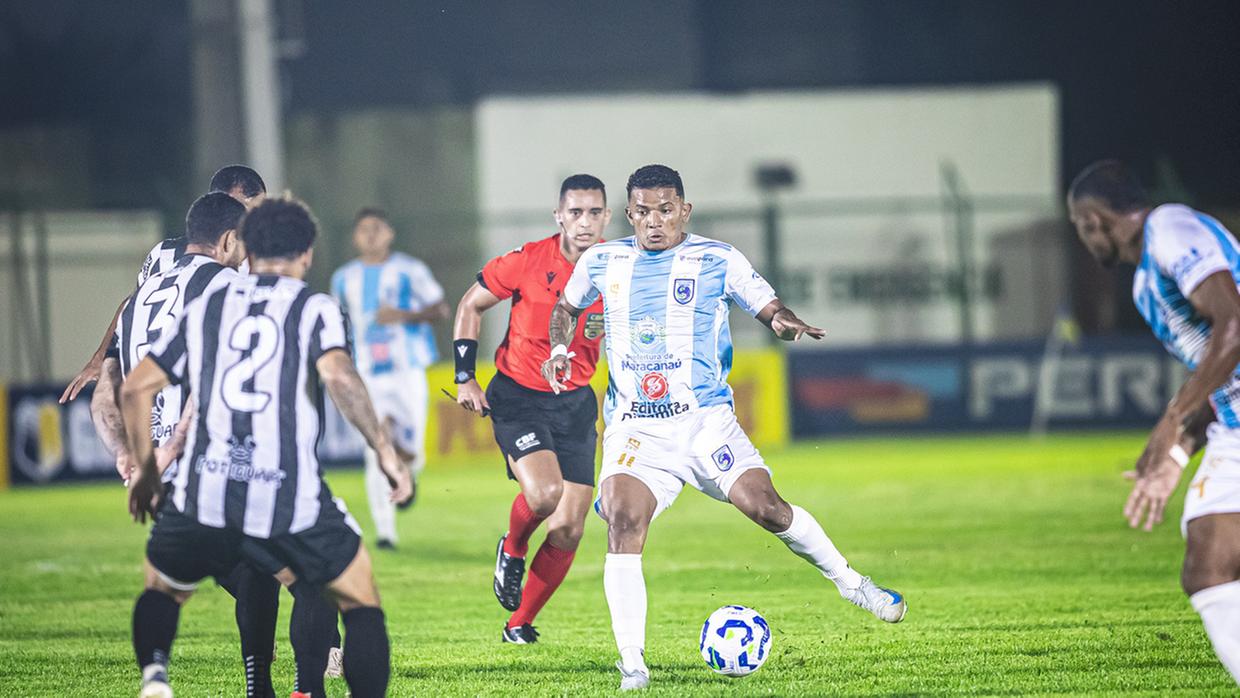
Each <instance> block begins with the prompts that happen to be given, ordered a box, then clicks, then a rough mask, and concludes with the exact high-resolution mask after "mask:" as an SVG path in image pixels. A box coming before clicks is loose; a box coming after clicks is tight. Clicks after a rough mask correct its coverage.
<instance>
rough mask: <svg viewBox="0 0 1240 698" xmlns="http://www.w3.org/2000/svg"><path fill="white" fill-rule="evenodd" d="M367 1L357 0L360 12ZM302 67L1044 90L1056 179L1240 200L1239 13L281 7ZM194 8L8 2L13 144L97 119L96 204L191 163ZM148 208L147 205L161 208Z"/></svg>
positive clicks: (635, 83)
mask: <svg viewBox="0 0 1240 698" xmlns="http://www.w3.org/2000/svg"><path fill="white" fill-rule="evenodd" d="M357 5H363V6H362V7H361V8H359V7H357ZM277 6H278V7H279V8H280V11H281V14H282V19H283V23H284V26H285V30H286V32H289V33H292V34H294V35H296V36H299V37H301V38H304V46H305V49H306V50H305V52H304V53H303V54H302V55H301V56H300V57H298V58H296V59H293V60H290V61H288V62H287V63H286V65H285V69H284V70H285V76H286V81H285V88H286V91H287V96H288V105H287V109H288V111H289V112H290V113H298V112H304V111H337V110H344V109H350V108H354V107H366V106H374V105H386V106H392V105H410V106H426V105H436V104H469V103H471V102H472V101H474V100H475V99H477V98H478V97H479V96H484V95H488V94H496V93H502V94H518V93H520V94H531V93H548V92H560V93H562V92H579V91H584V92H599V91H602V92H607V91H626V90H642V91H650V90H658V89H669V90H711V91H721V92H730V91H743V90H751V89H771V88H792V89H801V88H816V87H851V86H873V85H878V86H881V85H921V84H931V85H953V84H978V83H996V82H1010V81H1049V82H1053V83H1055V84H1057V85H1058V86H1059V88H1060V96H1061V104H1062V110H1063V112H1062V114H1063V130H1062V133H1063V151H1064V152H1063V164H1064V172H1063V173H1062V176H1063V178H1064V179H1065V181H1066V180H1068V179H1070V178H1071V175H1072V174H1073V173H1075V171H1076V170H1078V169H1079V168H1080V167H1082V166H1083V165H1085V164H1087V163H1088V162H1089V161H1091V160H1093V159H1096V158H1098V157H1101V156H1119V157H1123V158H1126V159H1129V160H1131V161H1132V162H1134V164H1136V165H1137V166H1138V167H1139V168H1140V169H1141V170H1142V171H1143V172H1144V173H1145V174H1146V175H1147V176H1153V175H1154V172H1155V162H1156V161H1159V160H1162V161H1164V162H1166V163H1169V164H1171V165H1172V166H1173V167H1174V169H1175V171H1176V172H1177V173H1178V175H1179V176H1180V178H1181V179H1182V180H1183V182H1184V183H1185V185H1186V187H1187V190H1188V192H1189V194H1190V195H1191V197H1190V198H1191V199H1192V200H1193V201H1194V202H1195V203H1198V204H1206V205H1214V206H1226V207H1231V208H1237V207H1240V186H1238V185H1240V130H1238V129H1237V124H1240V89H1238V87H1237V85H1236V82H1237V80H1236V76H1237V75H1240V48H1238V46H1237V43H1238V42H1237V33H1238V30H1240V2H1228V1H1226V0H1195V1H1194V2H1189V3H1175V2H1166V1H1153V0H1127V1H1122V0H1121V1H1116V0H1107V1H1103V2H1096V1H1095V2H1068V1H1063V0H1053V1H1050V2H1037V1H1030V0H1007V1H1003V2H996V1H991V0H960V1H954V2H953V1H948V0H899V1H896V2H891V1H882V2H879V1H876V0H848V1H839V2H764V3H753V2H737V1H733V0H673V1H669V2H655V1H653V0H633V1H632V2H626V3H601V2H598V3H591V2H568V1H557V2H543V3H534V2H522V3H512V2H488V3H483V2H447V1H446V0H445V1H441V2H420V1H417V2H410V1H407V0H382V1H372V2H366V3H364V4H363V3H341V2H334V1H329V0H306V1H305V2H302V3H291V2H285V1H278V2H277ZM188 45H189V29H188V9H187V3H185V2H175V1H171V0H133V1H131V2H124V3H121V2H88V1H87V0H82V1H81V2H70V1H67V0H60V1H58V0H38V1H37V2H36V1H34V0H29V1H25V2H23V1H17V0H0V131H2V130H5V129H10V128H14V127H23V126H31V125H40V126H47V125H51V126H55V125H66V124H68V125H85V126H86V127H87V129H88V130H89V132H90V134H91V136H92V152H91V153H90V157H89V160H90V165H89V166H90V171H91V174H92V179H93V180H95V181H96V182H97V183H98V184H97V189H96V191H95V192H93V203H94V204H95V205H103V206H107V205H132V204H133V203H135V202H138V201H141V200H142V199H141V197H143V196H149V192H150V191H151V190H152V188H153V187H154V188H158V187H159V186H161V183H162V185H163V186H165V187H169V188H171V189H173V190H175V189H176V188H177V186H181V187H185V188H188V189H187V191H186V192H183V193H179V194H176V198H177V200H178V201H182V200H184V198H185V196H186V195H188V194H190V193H192V191H194V190H195V189H196V188H195V187H193V186H192V184H191V183H188V182H186V181H185V180H186V177H187V175H186V173H188V172H189V171H191V170H192V167H191V159H192V148H191V144H190V143H189V141H188V137H189V136H188V134H187V129H186V128H185V124H186V122H187V121H188V119H189V118H190V108H191V103H192V100H191V95H190V91H189V85H188V76H189V74H190V65H189V56H188ZM148 203H149V202H148Z"/></svg>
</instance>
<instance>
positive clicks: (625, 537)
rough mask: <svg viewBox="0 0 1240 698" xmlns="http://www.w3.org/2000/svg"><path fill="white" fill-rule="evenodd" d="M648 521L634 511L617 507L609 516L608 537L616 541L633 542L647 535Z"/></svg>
mask: <svg viewBox="0 0 1240 698" xmlns="http://www.w3.org/2000/svg"><path fill="white" fill-rule="evenodd" d="M648 525H649V522H648V521H645V520H643V519H642V518H641V517H640V516H637V515H636V514H635V513H634V512H630V511H626V510H624V509H620V508H617V509H616V510H614V511H611V512H610V515H609V516H608V518H607V537H608V539H609V540H612V541H616V542H625V543H627V542H632V541H635V540H640V539H642V538H644V537H645V535H646V527H647V526H648Z"/></svg>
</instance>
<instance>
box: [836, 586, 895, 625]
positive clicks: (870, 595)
mask: <svg viewBox="0 0 1240 698" xmlns="http://www.w3.org/2000/svg"><path fill="white" fill-rule="evenodd" d="M840 595H841V596H843V597H844V598H845V599H847V600H848V601H850V602H851V603H852V604H853V605H855V606H860V607H861V608H864V609H865V610H867V611H869V612H870V613H873V614H874V617H875V618H878V619H879V620H881V621H886V622H888V623H899V622H900V621H902V620H904V614H905V613H906V612H907V611H908V606H907V605H905V603H904V596H902V595H901V594H900V593H899V592H897V591H893V590H891V589H885V588H883V587H880V586H878V585H877V584H875V583H874V582H873V581H871V580H870V578H869V577H862V578H861V585H860V586H858V587H856V588H853V589H848V590H847V591H842V592H840Z"/></svg>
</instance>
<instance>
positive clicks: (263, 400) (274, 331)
mask: <svg viewBox="0 0 1240 698" xmlns="http://www.w3.org/2000/svg"><path fill="white" fill-rule="evenodd" d="M279 344H280V328H279V327H277V326H276V321H275V320H273V319H272V318H270V317H267V316H266V315H248V316H246V317H245V318H243V319H242V320H241V321H240V322H238V323H237V325H236V326H235V327H234V328H233V331H232V334H231V335H230V336H229V337H228V346H229V347H230V348H232V349H235V350H237V351H239V352H241V358H240V359H239V360H238V361H237V363H235V364H233V365H232V366H230V367H228V370H226V371H224V380H223V382H222V384H221V386H220V389H221V392H222V393H223V395H224V404H225V405H228V408H229V409H231V410H235V411H237V412H259V411H261V410H263V409H264V408H265V407H267V405H268V403H270V402H271V393H268V392H263V391H256V390H254V377H255V376H256V375H257V374H258V372H259V371H261V370H262V369H263V367H264V366H266V365H267V364H268V363H269V362H270V361H271V360H272V359H273V358H275V355H276V349H277V348H278V346H279Z"/></svg>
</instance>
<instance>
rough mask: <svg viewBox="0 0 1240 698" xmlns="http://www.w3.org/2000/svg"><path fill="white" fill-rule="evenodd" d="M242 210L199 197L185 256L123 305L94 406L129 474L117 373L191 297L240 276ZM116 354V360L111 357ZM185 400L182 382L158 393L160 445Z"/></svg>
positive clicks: (228, 200)
mask: <svg viewBox="0 0 1240 698" xmlns="http://www.w3.org/2000/svg"><path fill="white" fill-rule="evenodd" d="M243 215H245V207H244V206H243V205H242V204H241V203H240V202H238V201H237V200H236V199H234V198H233V197H231V196H229V195H227V194H224V193H220V192H213V193H211V194H206V195H204V196H202V197H199V199H198V200H197V201H195V202H194V204H193V205H192V206H191V207H190V209H189V213H188V214H187V215H186V217H185V235H184V236H183V237H182V239H183V240H184V241H185V245H184V246H183V248H182V250H181V258H180V259H178V260H177V261H176V262H174V263H173V264H172V266H170V267H169V268H167V269H166V270H165V271H163V272H160V273H157V274H153V275H151V276H148V277H147V278H146V279H145V280H143V282H142V283H140V284H139V285H138V289H137V290H136V291H134V293H133V295H132V296H130V297H129V300H127V301H126V302H125V304H124V306H122V309H121V313H120V319H119V322H118V323H117V327H116V333H115V335H114V336H115V341H114V343H113V347H112V349H111V350H110V351H109V353H108V357H107V358H105V360H104V365H103V367H102V370H101V372H100V382H99V385H98V386H97V387H96V390H95V396H94V397H93V398H92V400H91V411H92V414H94V415H98V416H97V417H96V422H101V423H100V424H99V426H100V429H99V431H100V433H101V434H103V437H104V440H105V442H110V443H107V445H108V446H110V447H112V448H113V450H115V452H116V453H117V470H118V471H120V474H121V476H122V477H124V478H125V479H128V473H127V472H126V470H127V468H128V467H132V461H131V460H130V459H129V454H128V449H127V448H125V446H124V443H123V440H124V434H123V431H122V433H120V434H117V433H116V430H114V429H113V428H111V425H113V424H116V423H117V421H118V420H114V419H109V418H107V416H106V415H108V414H119V412H118V407H117V405H116V402H115V400H116V397H115V389H114V387H113V384H114V383H116V384H119V381H118V380H117V378H118V374H119V378H120V379H122V380H123V378H124V377H125V376H128V375H129V373H130V372H131V371H133V368H134V366H136V365H137V364H138V362H140V361H141V360H142V359H143V358H144V357H145V356H146V355H147V353H148V352H149V351H150V349H151V346H153V344H154V342H155V340H156V339H158V338H159V335H160V333H161V332H163V331H164V330H168V329H171V328H172V327H173V326H175V325H176V322H177V320H178V319H179V318H180V317H181V312H182V310H183V309H184V307H185V304H186V303H189V302H190V301H193V300H194V299H196V298H198V297H199V296H201V295H202V294H203V293H204V292H206V291H208V290H210V289H213V288H219V287H221V286H223V285H225V284H227V283H229V282H230V281H234V280H236V279H239V278H241V277H240V274H239V273H238V272H237V267H238V266H240V264H241V262H242V261H244V259H245V246H244V245H243V244H242V243H241V239H240V238H239V237H238V236H237V227H238V224H239V223H240V221H241V217H242V216H243ZM113 356H115V362H116V365H112V363H111V362H112V361H113V360H114V359H113V358H112V357H113ZM183 406H184V391H183V390H182V388H181V386H179V385H171V386H168V387H167V388H165V389H164V390H162V391H160V393H159V395H158V396H156V399H155V411H154V412H153V413H152V415H151V420H152V421H151V441H153V442H154V443H155V444H156V445H157V446H164V445H166V444H167V443H168V441H169V440H170V439H171V438H172V433H173V431H174V429H175V428H176V425H177V423H178V422H179V421H180V419H181V410H182V408H183ZM118 426H119V425H118ZM169 475H171V473H169Z"/></svg>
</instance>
